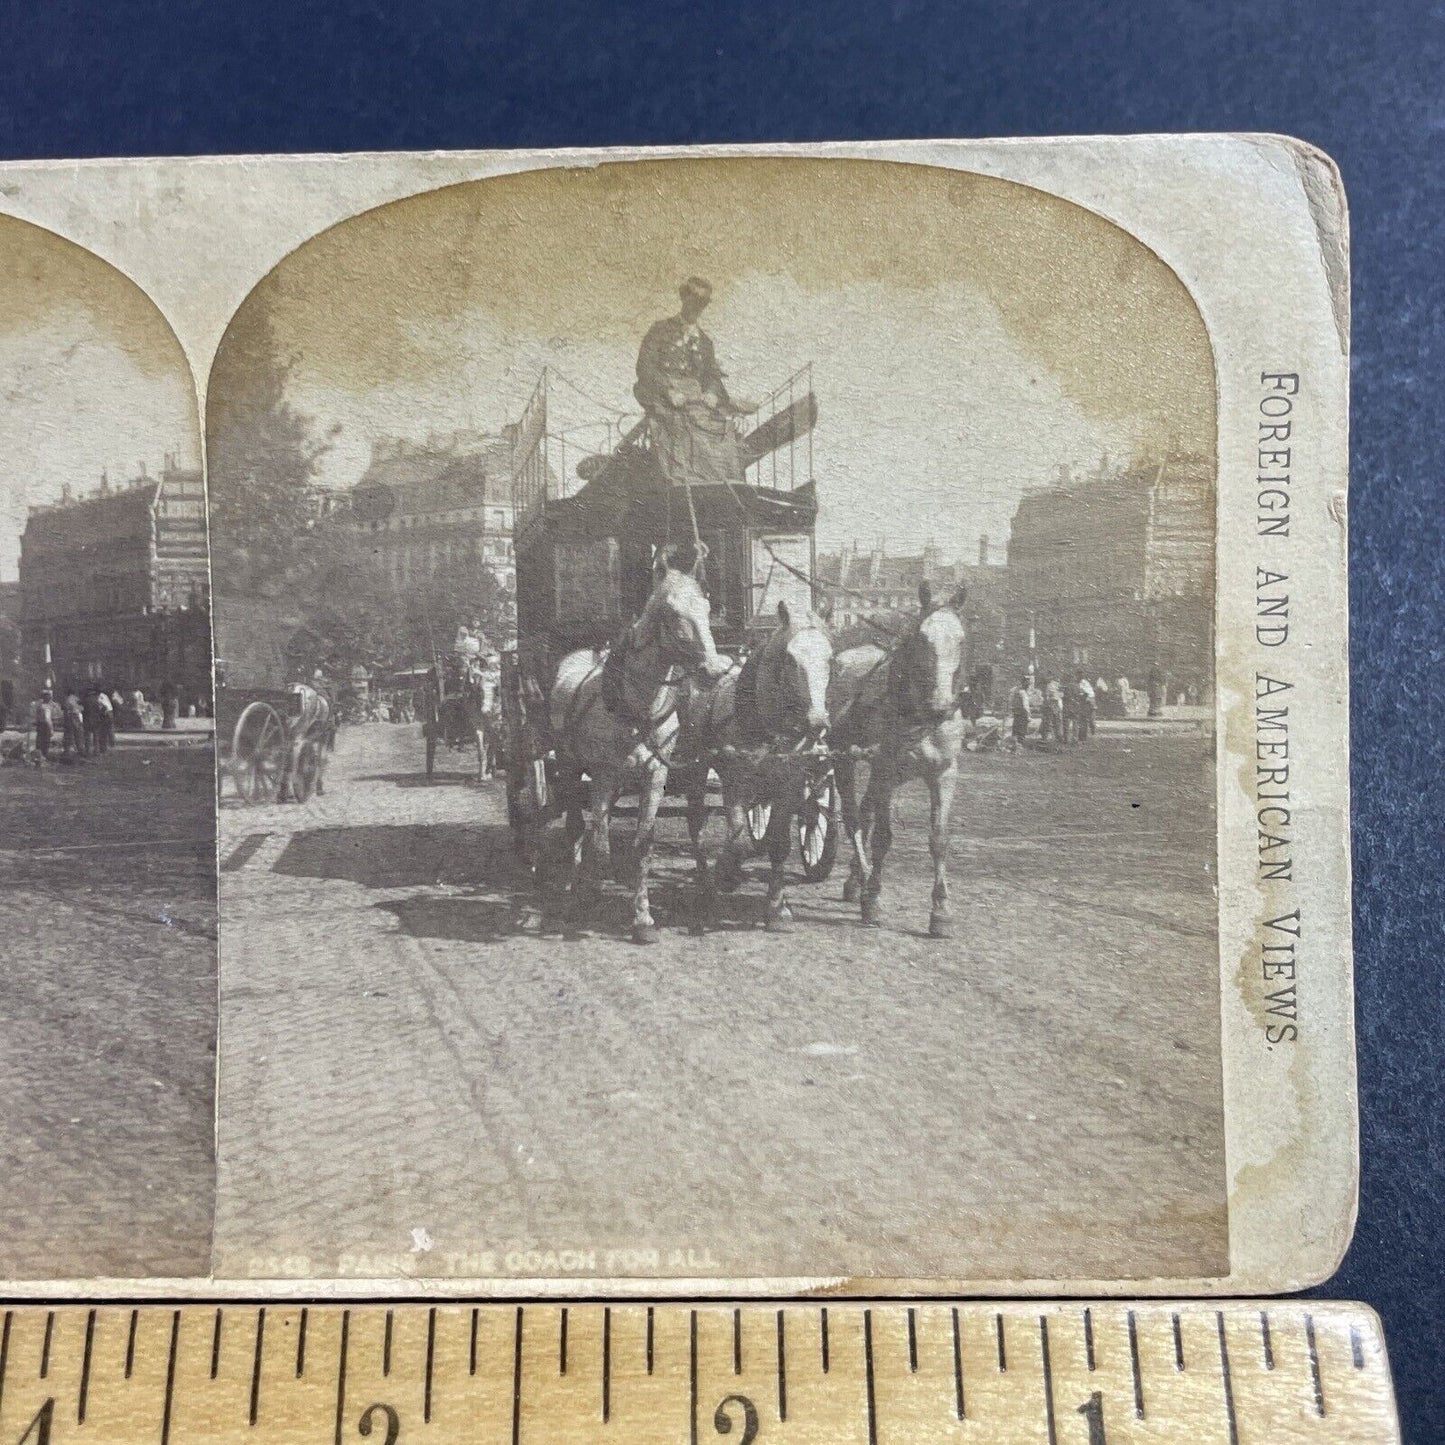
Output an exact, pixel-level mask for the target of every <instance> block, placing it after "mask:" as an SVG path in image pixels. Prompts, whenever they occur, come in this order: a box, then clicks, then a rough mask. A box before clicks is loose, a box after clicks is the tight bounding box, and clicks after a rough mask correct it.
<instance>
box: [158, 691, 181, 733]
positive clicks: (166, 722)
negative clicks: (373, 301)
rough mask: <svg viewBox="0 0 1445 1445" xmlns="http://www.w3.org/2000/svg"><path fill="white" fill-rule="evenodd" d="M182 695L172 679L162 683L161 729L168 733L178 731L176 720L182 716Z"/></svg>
mask: <svg viewBox="0 0 1445 1445" xmlns="http://www.w3.org/2000/svg"><path fill="white" fill-rule="evenodd" d="M180 711H181V695H180V693H178V692H177V691H176V685H175V683H173V682H172V681H171V680H170V678H166V679H165V681H164V682H162V683H161V727H162V728H163V729H164V730H165V731H166V732H174V731H175V730H176V719H177V717H179V716H180Z"/></svg>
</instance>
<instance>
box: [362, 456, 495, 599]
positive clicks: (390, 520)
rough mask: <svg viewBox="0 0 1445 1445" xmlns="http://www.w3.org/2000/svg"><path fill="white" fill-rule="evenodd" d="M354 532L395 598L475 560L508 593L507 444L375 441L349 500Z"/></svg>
mask: <svg viewBox="0 0 1445 1445" xmlns="http://www.w3.org/2000/svg"><path fill="white" fill-rule="evenodd" d="M350 505H351V515H352V520H353V523H354V524H355V526H357V527H358V528H359V529H360V530H361V531H362V532H364V533H365V534H366V539H367V542H368V543H369V545H370V546H371V547H372V549H373V551H374V553H375V555H376V557H377V560H378V562H379V563H380V564H381V566H382V568H383V569H384V570H385V572H386V573H387V575H388V576H389V577H390V578H391V580H392V582H393V583H394V584H395V585H396V587H397V588H398V589H399V590H405V589H406V588H407V587H408V586H410V585H412V584H414V583H417V582H420V581H422V580H424V579H426V578H427V577H429V576H430V575H431V574H432V573H434V572H435V571H436V570H437V569H438V568H439V567H443V566H446V565H448V564H450V563H454V562H461V561H465V560H478V561H481V562H482V563H484V564H485V565H486V567H487V569H488V570H489V571H490V572H491V573H492V575H493V576H494V577H495V578H496V579H497V582H498V583H499V585H500V586H501V587H502V590H503V591H504V592H506V593H508V594H514V593H515V592H516V585H517V564H516V556H515V553H514V550H513V540H512V443H511V441H510V440H508V439H507V438H505V437H498V436H492V435H488V434H486V433H482V432H470V431H461V432H452V433H450V434H448V435H446V436H433V437H429V438H428V439H427V440H426V441H425V442H412V441H406V440H393V439H388V440H383V441H378V442H376V443H375V444H373V446H372V451H371V462H370V465H369V466H368V467H367V469H366V472H365V474H364V475H363V477H362V479H361V481H360V482H358V483H357V484H356V486H355V487H353V488H352V489H351V492H350Z"/></svg>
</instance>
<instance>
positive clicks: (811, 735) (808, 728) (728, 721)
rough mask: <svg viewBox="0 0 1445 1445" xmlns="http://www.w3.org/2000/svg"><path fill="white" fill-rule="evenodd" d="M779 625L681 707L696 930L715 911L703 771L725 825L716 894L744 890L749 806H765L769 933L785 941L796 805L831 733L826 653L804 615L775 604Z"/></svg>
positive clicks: (820, 634) (815, 620) (816, 624)
mask: <svg viewBox="0 0 1445 1445" xmlns="http://www.w3.org/2000/svg"><path fill="white" fill-rule="evenodd" d="M778 621H779V623H780V624H781V625H780V626H779V627H778V628H777V629H776V630H775V631H774V632H773V634H772V636H771V637H769V638H768V640H767V641H766V642H765V643H764V644H763V645H762V646H761V647H760V648H758V649H757V651H755V652H754V653H753V654H752V655H751V656H750V657H749V658H748V660H747V661H746V662H745V663H744V664H743V665H742V667H741V668H738V667H734V668H733V669H732V670H731V671H729V672H728V673H727V674H726V675H725V676H724V677H723V678H721V679H720V680H719V681H718V682H716V683H713V684H711V685H697V684H694V685H693V686H691V687H690V688H689V689H688V693H687V697H686V700H685V702H684V704H683V721H684V728H685V733H684V737H685V739H686V741H685V742H684V747H685V748H686V750H687V752H688V753H689V754H690V755H692V756H695V757H696V759H697V761H696V762H695V763H693V764H692V765H690V766H689V768H688V771H687V779H686V785H687V826H688V832H689V834H690V835H691V838H692V853H693V858H694V860H695V861H696V864H697V883H698V893H699V899H700V901H701V913H700V915H699V918H698V922H697V925H696V927H697V928H699V929H700V928H701V927H702V925H703V922H704V920H706V919H709V918H711V917H712V916H713V914H714V911H715V906H716V896H715V894H714V892H713V879H712V876H711V874H710V872H709V869H708V858H707V849H706V848H705V847H704V846H703V841H702V835H703V829H704V827H705V826H706V823H707V776H708V770H709V768H711V769H712V770H713V771H714V772H716V773H717V775H718V781H719V782H720V783H721V785H722V795H723V814H724V816H725V818H726V819H727V839H726V841H725V842H724V844H723V849H722V854H721V856H720V857H719V859H718V866H717V872H718V879H717V882H718V884H719V886H721V887H723V888H725V889H731V888H735V887H736V886H737V885H738V883H740V882H741V881H742V858H743V856H744V853H743V844H744V840H745V839H746V838H747V810H748V809H749V808H750V807H752V806H753V805H754V804H755V803H761V802H767V803H771V804H772V815H771V817H770V818H769V820H768V832H767V839H766V842H767V848H768V859H769V862H770V864H771V867H770V869H769V872H768V902H767V913H766V927H767V929H768V931H769V932H771V933H784V932H787V931H788V928H789V925H790V923H791V920H792V916H793V915H792V911H791V909H790V908H789V906H788V897H787V890H786V885H785V879H784V875H783V864H784V863H785V862H786V860H787V857H788V851H789V848H790V846H791V839H790V834H789V829H790V827H791V825H792V820H793V816H794V814H796V813H797V812H798V810H799V809H800V808H801V807H802V805H803V785H804V780H805V776H806V770H807V765H808V757H807V750H808V749H809V748H810V747H820V746H821V745H822V743H823V739H824V736H825V734H826V733H827V730H828V678H829V672H830V669H831V665H832V661H833V644H832V642H831V641H830V639H829V637H828V633H827V631H826V629H825V628H824V625H823V622H822V621H821V619H820V618H819V617H818V616H817V615H816V614H815V613H813V612H811V611H810V612H806V613H804V614H803V615H802V616H801V617H798V618H794V617H793V616H792V615H791V613H790V612H789V610H788V608H787V605H786V604H785V603H782V602H780V603H778Z"/></svg>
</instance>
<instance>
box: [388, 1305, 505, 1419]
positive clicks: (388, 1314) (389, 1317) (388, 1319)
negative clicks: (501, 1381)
mask: <svg viewBox="0 0 1445 1445" xmlns="http://www.w3.org/2000/svg"><path fill="white" fill-rule="evenodd" d="M390 1318H391V1316H390V1314H388V1315H387V1319H388V1320H389V1319H390ZM521 1438H522V1306H521V1305H518V1306H517V1323H516V1327H515V1330H514V1341H513V1345H512V1445H517V1442H518V1441H519V1440H520V1439H521Z"/></svg>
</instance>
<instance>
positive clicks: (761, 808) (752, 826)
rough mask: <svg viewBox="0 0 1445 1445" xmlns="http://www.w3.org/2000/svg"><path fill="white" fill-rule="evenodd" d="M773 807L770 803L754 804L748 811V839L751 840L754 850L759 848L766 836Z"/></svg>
mask: <svg viewBox="0 0 1445 1445" xmlns="http://www.w3.org/2000/svg"><path fill="white" fill-rule="evenodd" d="M772 817H773V805H772V804H771V803H754V804H753V805H752V807H751V808H749V809H748V837H749V838H751V839H752V840H753V847H754V848H761V847H762V846H763V840H764V839H765V838H766V837H767V836H768V824H769V823H770V822H771V821H772Z"/></svg>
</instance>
